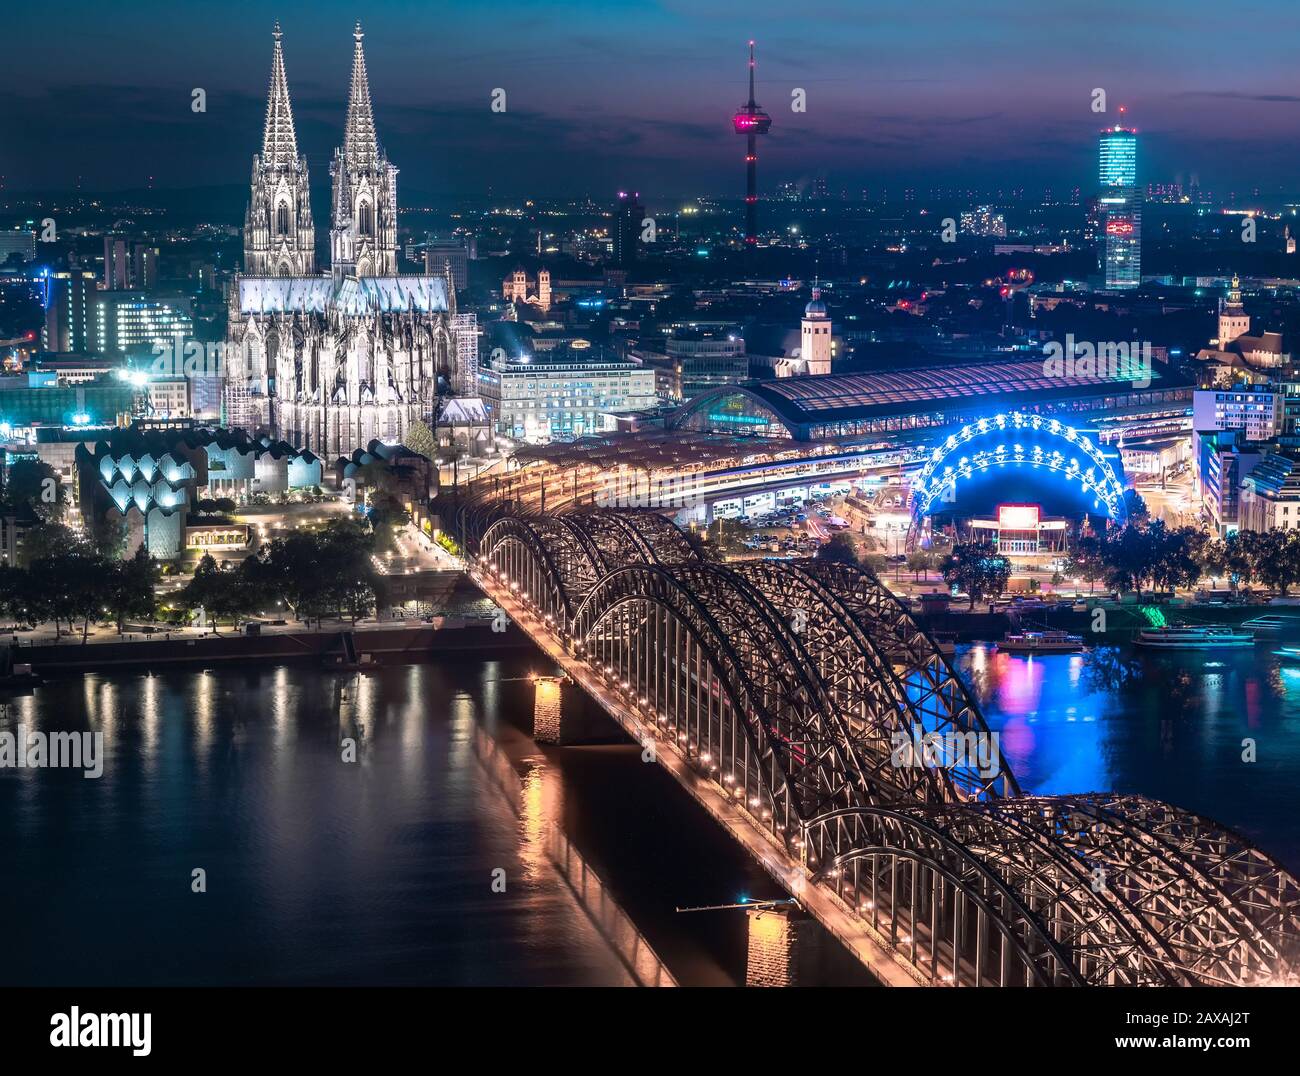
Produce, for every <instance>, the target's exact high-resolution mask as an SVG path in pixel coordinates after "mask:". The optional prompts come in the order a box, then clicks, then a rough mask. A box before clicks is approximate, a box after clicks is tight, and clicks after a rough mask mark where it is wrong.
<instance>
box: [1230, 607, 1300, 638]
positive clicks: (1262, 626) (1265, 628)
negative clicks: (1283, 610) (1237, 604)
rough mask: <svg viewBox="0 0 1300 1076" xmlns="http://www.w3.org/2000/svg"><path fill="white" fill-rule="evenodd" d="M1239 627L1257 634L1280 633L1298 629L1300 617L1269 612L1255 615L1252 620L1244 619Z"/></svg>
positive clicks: (1299, 628) (1299, 627)
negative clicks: (1264, 614)
mask: <svg viewBox="0 0 1300 1076" xmlns="http://www.w3.org/2000/svg"><path fill="white" fill-rule="evenodd" d="M1241 627H1242V630H1243V631H1250V632H1254V633H1255V635H1257V636H1259V635H1280V634H1281V633H1282V632H1284V631H1285V632H1290V631H1300V617H1294V616H1279V615H1278V614H1276V613H1269V614H1268V615H1267V616H1257V617H1255V619H1254V620H1247V621H1244V622H1243V623H1242V625H1241Z"/></svg>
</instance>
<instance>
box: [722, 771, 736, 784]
mask: <svg viewBox="0 0 1300 1076" xmlns="http://www.w3.org/2000/svg"><path fill="white" fill-rule="evenodd" d="M735 779H736V778H735V775H734V774H730V773H729V774H727V775H726V776H725V777H724V778H723V780H724V781H726V782H727V784H731V782H732V781H734V780H735Z"/></svg>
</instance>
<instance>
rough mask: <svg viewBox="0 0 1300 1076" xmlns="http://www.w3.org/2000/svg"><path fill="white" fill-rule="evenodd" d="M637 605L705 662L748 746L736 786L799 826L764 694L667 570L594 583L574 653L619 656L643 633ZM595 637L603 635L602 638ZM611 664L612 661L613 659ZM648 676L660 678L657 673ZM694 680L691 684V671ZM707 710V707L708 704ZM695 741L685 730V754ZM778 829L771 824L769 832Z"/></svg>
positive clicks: (706, 607) (799, 808) (708, 611)
mask: <svg viewBox="0 0 1300 1076" xmlns="http://www.w3.org/2000/svg"><path fill="white" fill-rule="evenodd" d="M628 606H633V607H634V608H635V610H636V612H635V613H634V617H635V620H636V622H635V623H631V624H629V623H626V622H624V621H623V620H622V618H621V617H620V615H619V614H620V611H621V610H623V609H624V608H625V607H628ZM645 606H656V607H658V608H660V609H662V610H664V611H665V612H666V613H667V614H668V615H670V616H671V617H673V618H675V619H676V621H677V622H678V623H679V624H680V625H682V626H683V627H684V629H685V631H686V632H687V635H688V638H689V639H690V641H691V643H692V644H693V645H694V646H695V647H697V648H698V650H699V652H701V653H702V654H703V655H704V657H705V661H706V670H705V671H706V676H708V677H710V678H715V679H716V681H717V684H718V687H719V691H720V693H721V695H724V696H725V697H726V699H727V700H728V701H729V703H730V711H731V713H732V714H733V715H738V716H739V717H740V723H739V726H740V727H739V729H738V730H737V731H739V732H740V734H741V735H742V736H743V737H744V739H745V741H746V742H747V743H748V744H749V747H750V750H751V758H750V760H751V762H752V764H753V771H754V772H753V773H752V774H751V773H749V772H746V773H744V774H743V775H742V776H741V777H740V778H739V779H740V780H741V783H742V785H743V786H744V787H746V788H748V787H749V786H750V783H751V777H752V778H753V779H755V780H757V781H759V782H761V783H762V784H763V786H764V787H765V788H766V791H767V794H768V796H769V797H770V799H771V802H772V805H773V813H774V815H775V819H782V818H789V819H792V820H794V821H797V822H800V823H801V822H802V820H803V818H804V817H806V815H805V814H804V811H805V808H804V807H803V805H802V804H801V803H800V797H799V796H798V794H797V793H796V794H792V793H791V788H792V783H791V780H790V777H789V773H788V768H787V757H786V756H787V754H788V745H785V744H780V745H779V749H778V744H777V743H775V742H774V741H773V739H772V737H771V736H770V735H769V730H770V729H772V728H775V727H777V726H778V725H779V724H780V721H779V720H778V718H777V717H776V716H775V715H774V714H772V713H771V712H770V711H769V709H768V706H769V698H768V696H767V693H765V692H763V691H760V690H759V689H758V686H757V685H756V684H755V683H754V681H753V679H752V678H751V677H749V676H748V675H747V674H746V666H747V659H746V657H744V656H742V654H741V653H740V652H738V651H737V649H736V648H735V647H734V646H733V645H732V637H731V635H730V634H729V633H728V631H727V630H726V628H725V627H724V626H723V625H722V624H720V623H719V622H718V621H717V620H716V619H715V616H714V611H713V609H712V608H711V607H710V604H709V603H708V602H707V601H705V600H702V599H701V598H700V597H698V596H697V595H696V594H694V593H693V592H692V591H690V590H688V589H687V588H686V587H685V586H683V585H682V582H681V581H680V580H678V579H677V578H675V577H674V575H672V574H671V573H670V571H669V570H668V569H666V568H664V567H663V566H660V565H648V564H642V565H632V566H629V567H627V568H621V569H618V570H617V571H614V572H611V573H610V574H609V575H608V576H606V577H605V578H604V579H602V580H601V582H600V584H599V585H598V586H597V587H596V588H595V589H593V591H592V592H591V593H590V594H589V595H588V596H587V598H586V600H585V601H584V602H583V603H582V605H581V606H579V608H578V609H577V611H576V613H575V615H574V619H573V636H574V640H575V649H576V650H577V651H579V652H584V653H586V654H588V655H593V656H594V655H595V654H596V653H598V652H604V651H602V649H601V648H602V645H604V646H607V647H608V646H611V645H612V646H613V647H617V648H620V649H621V650H622V651H623V652H624V653H626V652H627V651H629V650H630V649H631V648H632V647H633V646H634V645H635V644H636V643H637V642H638V641H639V636H640V635H641V633H642V631H643V630H644V628H643V620H644V612H645V608H644V607H645ZM611 629H612V630H611ZM602 632H607V634H606V636H605V637H604V638H602V637H601V635H602ZM614 660H615V661H618V660H620V658H619V657H617V656H616V657H615V658H614ZM675 660H676V659H675V657H674V661H675ZM597 663H598V664H599V660H598V661H597ZM614 667H615V668H617V669H618V671H619V673H620V675H626V674H627V670H626V669H625V668H619V667H618V666H614ZM674 668H677V666H676V665H674ZM639 672H640V675H641V676H642V677H644V676H645V675H646V672H647V670H646V669H644V668H643V669H641V670H639ZM632 675H636V674H635V673H634V674H632ZM654 675H655V676H658V675H660V672H659V669H658V667H656V669H655V673H654ZM695 675H696V678H697V680H698V678H699V672H698V670H697V671H696V674H695ZM710 682H712V680H710ZM633 686H634V687H635V690H636V692H637V696H638V697H641V696H642V694H643V693H648V689H647V687H646V684H645V682H644V680H642V681H637V682H634V683H633ZM696 686H697V689H698V684H697V685H696ZM709 705H710V706H712V702H711V701H710V702H709ZM687 716H688V721H689V720H696V721H698V720H699V717H700V715H699V714H698V713H695V714H689V713H688V715H687ZM720 739H721V737H720ZM699 742H701V741H700V739H699V737H698V732H697V733H696V734H695V735H691V734H690V730H688V733H687V735H686V740H685V746H686V747H687V748H688V749H689V748H690V747H691V745H692V743H694V744H698V743H699ZM687 753H688V754H689V750H688V752H687ZM732 776H733V777H734V772H733V773H732ZM778 824H779V823H777V822H776V821H775V820H774V822H773V826H774V828H775V827H776V825H778Z"/></svg>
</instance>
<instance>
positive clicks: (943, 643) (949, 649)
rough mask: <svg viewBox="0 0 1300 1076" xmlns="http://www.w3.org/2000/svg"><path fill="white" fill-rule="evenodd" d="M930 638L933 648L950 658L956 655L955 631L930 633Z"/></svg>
mask: <svg viewBox="0 0 1300 1076" xmlns="http://www.w3.org/2000/svg"><path fill="white" fill-rule="evenodd" d="M930 638H931V639H933V640H934V648H935V649H936V650H937V651H939V653H940V654H943V655H945V656H947V657H952V656H953V655H954V654H956V653H957V633H956V632H955V631H932V632H930Z"/></svg>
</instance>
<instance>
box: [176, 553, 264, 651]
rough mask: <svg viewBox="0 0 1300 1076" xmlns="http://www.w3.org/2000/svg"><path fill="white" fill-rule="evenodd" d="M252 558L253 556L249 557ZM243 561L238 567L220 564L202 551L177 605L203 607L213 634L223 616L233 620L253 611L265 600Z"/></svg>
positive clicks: (216, 631) (216, 632) (190, 607)
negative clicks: (209, 618)
mask: <svg viewBox="0 0 1300 1076" xmlns="http://www.w3.org/2000/svg"><path fill="white" fill-rule="evenodd" d="M250 559H252V558H250ZM247 563H248V562H247V561H245V563H244V564H241V565H240V566H239V567H238V568H232V567H230V566H229V565H226V566H225V567H222V566H221V565H219V564H217V562H216V561H215V560H214V559H213V557H212V554H211V553H205V554H204V555H203V559H202V560H200V561H199V563H198V565H197V566H196V567H195V569H194V575H193V577H192V578H191V579H190V581H189V582H188V583H187V584H186V585H185V586H184V588H183V589H182V590H181V592H180V596H179V597H180V604H181V605H182V606H183V607H184V608H186V609H190V610H194V609H199V608H202V609H203V610H204V612H205V613H207V614H208V615H210V616H211V618H212V633H213V634H214V635H216V634H218V631H219V623H220V621H221V620H222V619H223V618H224V619H226V620H230V621H232V622H234V621H237V620H238V619H239V618H240V617H241V616H245V615H247V614H248V613H251V612H253V611H255V610H256V609H257V608H258V607H259V606H260V605H262V604H263V603H264V601H265V593H264V592H261V591H259V590H258V588H257V587H256V586H255V585H254V580H253V578H252V576H251V573H250V571H249V569H248V568H247V567H246V564H247Z"/></svg>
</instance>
